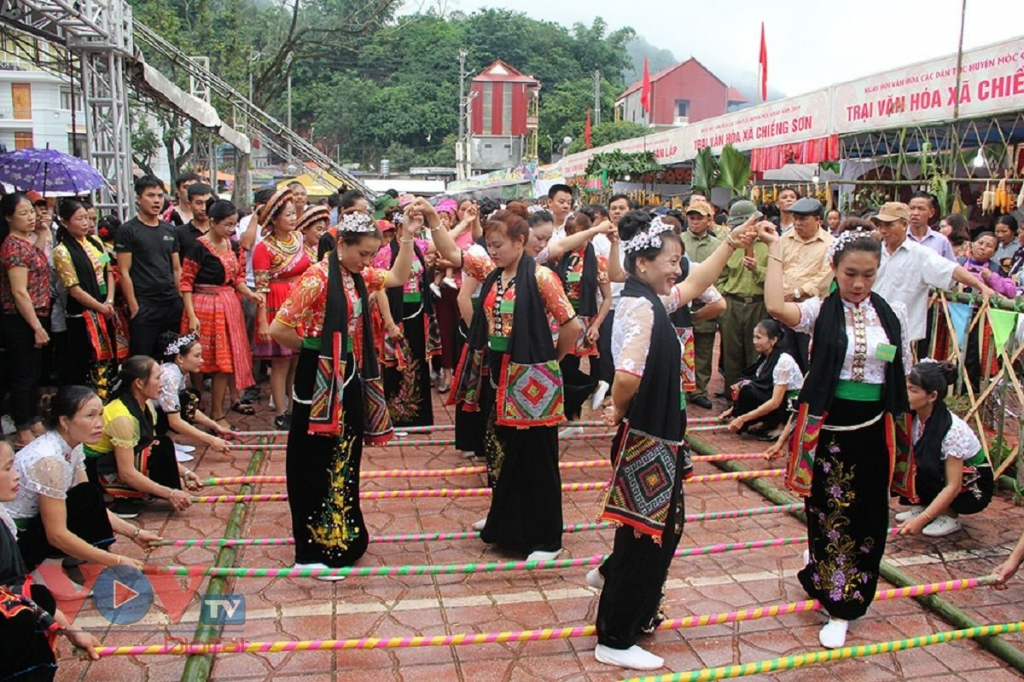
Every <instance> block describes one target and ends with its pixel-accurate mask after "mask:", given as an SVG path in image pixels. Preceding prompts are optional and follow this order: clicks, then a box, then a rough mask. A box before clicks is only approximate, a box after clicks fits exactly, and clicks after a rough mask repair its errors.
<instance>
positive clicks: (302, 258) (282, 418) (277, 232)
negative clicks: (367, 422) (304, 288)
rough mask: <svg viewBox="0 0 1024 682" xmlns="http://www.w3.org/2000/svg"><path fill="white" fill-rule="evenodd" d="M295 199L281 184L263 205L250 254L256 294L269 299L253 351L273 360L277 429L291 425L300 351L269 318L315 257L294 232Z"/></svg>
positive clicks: (258, 318)
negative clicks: (274, 332)
mask: <svg viewBox="0 0 1024 682" xmlns="http://www.w3.org/2000/svg"><path fill="white" fill-rule="evenodd" d="M291 198H292V193H291V190H288V189H283V190H280V191H278V192H276V193H275V194H274V196H273V197H271V198H270V200H269V201H268V202H267V203H266V204H265V205H264V206H263V210H262V211H260V214H259V224H260V227H261V228H262V230H263V233H264V235H265V238H264V240H263V241H261V242H260V243H259V244H257V245H256V248H255V249H254V250H253V254H252V269H253V273H254V275H255V277H256V293H258V294H261V295H262V296H263V297H264V299H265V300H264V303H263V305H261V306H258V311H257V315H256V321H257V325H258V327H257V332H256V344H255V353H254V355H255V356H256V359H258V360H270V369H271V372H270V394H271V400H272V401H273V409H274V415H275V417H274V426H275V427H277V428H278V429H287V428H288V424H289V420H290V419H291V417H290V414H289V412H288V401H289V400H290V398H291V395H292V384H293V381H294V379H295V366H296V363H297V362H298V357H299V356H298V355H297V354H296V353H294V352H293V351H292V349H290V348H286V347H284V346H281V345H280V344H278V343H277V342H276V341H274V339H273V338H271V336H270V323H271V322H273V321H274V316H275V315H277V311H278V309H280V307H281V305H282V304H283V303H284V302H285V301H286V300H287V299H288V295H289V294H290V293H291V291H292V289H293V288H294V287H295V284H296V283H297V282H298V281H299V278H300V277H301V276H302V273H304V272H305V271H306V269H307V268H308V267H309V266H310V265H312V264H313V263H314V262H315V261H313V260H311V259H310V257H309V254H308V253H307V252H306V249H305V247H303V244H302V241H303V240H302V235H300V234H298V233H297V232H295V221H296V216H295V206H294V205H293V204H292V200H291Z"/></svg>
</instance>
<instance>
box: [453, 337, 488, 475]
mask: <svg viewBox="0 0 1024 682" xmlns="http://www.w3.org/2000/svg"><path fill="white" fill-rule="evenodd" d="M467 333H468V330H467V329H466V325H465V323H463V322H461V321H460V322H459V328H458V330H456V333H455V336H456V337H457V343H456V351H455V353H456V355H455V357H456V358H461V357H462V348H463V346H465V343H466V334H467ZM456 362H458V360H456ZM485 382H486V379H485ZM485 385H486V383H485ZM487 388H490V386H487ZM492 402H493V401H487V400H482V401H481V402H480V409H479V410H478V411H477V412H467V411H466V410H464V409H462V406H461V405H457V406H456V407H455V447H456V449H458V450H461V451H463V452H475V453H476V454H477V456H481V457H482V456H483V454H484V430H485V427H486V425H487V408H488V407H489V406H490V405H491V403H492Z"/></svg>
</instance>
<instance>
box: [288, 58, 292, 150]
mask: <svg viewBox="0 0 1024 682" xmlns="http://www.w3.org/2000/svg"><path fill="white" fill-rule="evenodd" d="M291 129H292V74H291V72H290V71H289V73H288V130H291ZM291 156H292V143H291V138H288V163H291V162H292V159H291Z"/></svg>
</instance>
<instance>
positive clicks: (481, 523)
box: [470, 516, 487, 532]
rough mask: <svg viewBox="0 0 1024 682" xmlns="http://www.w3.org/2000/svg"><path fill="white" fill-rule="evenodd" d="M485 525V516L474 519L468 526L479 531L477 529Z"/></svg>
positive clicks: (481, 528)
mask: <svg viewBox="0 0 1024 682" xmlns="http://www.w3.org/2000/svg"><path fill="white" fill-rule="evenodd" d="M486 526H487V517H486V516H485V517H484V518H482V519H480V520H479V521H474V522H473V525H472V526H470V528H472V529H473V530H475V531H478V532H479V531H481V530H483V529H484V528H485V527H486Z"/></svg>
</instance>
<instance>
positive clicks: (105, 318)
mask: <svg viewBox="0 0 1024 682" xmlns="http://www.w3.org/2000/svg"><path fill="white" fill-rule="evenodd" d="M60 222H61V227H60V230H59V231H58V232H57V241H58V242H59V244H58V245H57V248H55V249H54V250H53V266H54V269H55V270H56V271H57V276H58V277H60V281H61V283H63V284H64V287H65V288H66V289H67V290H68V303H67V320H68V344H67V356H66V357H65V358H64V360H63V363H64V374H63V377H62V380H61V383H62V384H63V385H66V386H68V385H87V386H89V387H91V388H93V389H95V391H96V394H97V395H98V396H99V397H100V399H101V400H104V401H106V400H107V393H108V390H109V384H110V380H111V379H112V378H113V376H114V373H115V371H116V367H117V361H118V359H122V360H123V359H124V358H126V357H127V356H128V338H127V336H125V335H124V334H123V333H122V334H120V335H119V334H118V332H117V319H118V318H117V315H115V312H114V270H113V268H111V267H110V256H109V255H108V254H107V252H106V249H104V248H103V244H102V243H100V241H99V240H98V239H96V238H95V237H90V236H89V231H90V229H91V227H90V223H89V212H88V209H87V208H86V206H85V204H83V203H82V202H80V201H78V200H77V199H65V200H63V201H62V202H61V203H60Z"/></svg>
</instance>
